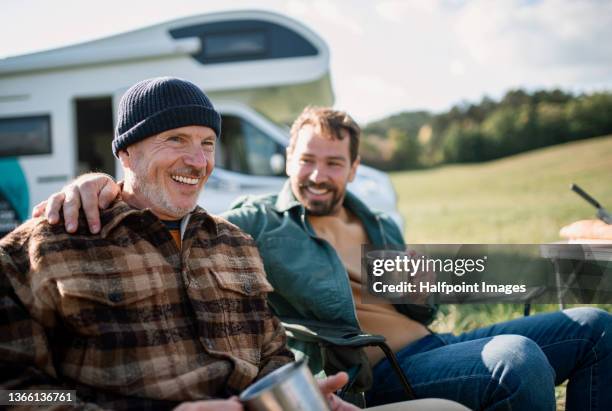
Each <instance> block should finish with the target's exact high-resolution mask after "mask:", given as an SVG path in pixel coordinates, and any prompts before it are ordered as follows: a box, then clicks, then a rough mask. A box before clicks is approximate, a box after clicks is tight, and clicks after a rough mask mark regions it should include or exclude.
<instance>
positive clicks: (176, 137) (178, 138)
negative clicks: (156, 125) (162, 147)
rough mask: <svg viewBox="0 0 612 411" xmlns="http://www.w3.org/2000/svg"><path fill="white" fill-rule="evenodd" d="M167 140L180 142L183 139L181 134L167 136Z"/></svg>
mask: <svg viewBox="0 0 612 411" xmlns="http://www.w3.org/2000/svg"><path fill="white" fill-rule="evenodd" d="M166 141H170V142H173V143H178V142H179V141H181V138H180V137H179V136H168V138H166Z"/></svg>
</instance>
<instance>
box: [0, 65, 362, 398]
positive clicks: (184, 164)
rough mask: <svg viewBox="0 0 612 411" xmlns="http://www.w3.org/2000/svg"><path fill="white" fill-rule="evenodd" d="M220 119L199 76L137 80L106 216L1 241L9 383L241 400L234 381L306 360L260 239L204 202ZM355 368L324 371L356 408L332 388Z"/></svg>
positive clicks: (3, 351)
mask: <svg viewBox="0 0 612 411" xmlns="http://www.w3.org/2000/svg"><path fill="white" fill-rule="evenodd" d="M220 127H221V120H220V116H219V114H218V113H217V112H216V111H215V109H214V107H213V106H212V104H211V103H210V101H209V99H208V98H207V96H206V95H205V94H204V93H203V92H202V91H201V90H200V89H199V88H198V87H197V86H195V85H194V84H192V83H190V82H187V81H184V80H180V79H176V78H168V77H163V78H155V79H150V80H145V81H142V82H139V83H137V84H136V85H134V86H133V87H131V88H130V89H129V90H128V91H127V92H126V93H125V95H124V96H123V98H122V99H121V102H120V105H119V111H118V124H117V129H116V133H115V138H114V140H113V144H112V148H113V152H114V154H115V155H116V156H117V157H118V158H119V160H120V161H121V166H122V167H123V171H124V174H125V180H124V182H123V185H122V186H121V190H120V191H121V192H120V198H119V199H117V200H116V201H114V202H113V203H112V204H111V205H110V207H109V208H108V209H106V210H104V211H103V212H102V214H101V219H102V222H103V223H104V229H103V230H102V231H100V232H99V233H98V234H95V235H92V234H90V233H88V232H86V231H85V230H81V231H79V232H77V233H76V234H74V235H69V234H66V233H65V232H64V230H63V229H62V228H61V227H59V226H51V225H49V224H47V223H46V221H44V220H42V219H33V220H30V221H27V222H26V223H24V224H23V225H21V226H20V227H18V228H17V229H15V230H14V231H13V232H12V233H11V234H9V235H8V236H7V237H5V238H3V239H2V241H1V242H0V290H1V304H0V313H1V315H0V318H1V320H0V368H1V369H2V372H1V377H0V388H2V389H5V390H23V389H33V390H44V389H46V390H58V389H66V390H76V393H77V396H76V397H72V398H71V400H72V402H71V403H70V404H69V405H67V406H66V408H74V409H77V408H78V409H139V410H143V409H166V410H167V409H170V408H172V407H178V408H179V409H181V410H190V409H193V410H239V409H242V406H241V404H240V403H239V402H238V401H237V399H236V398H235V397H232V396H233V395H235V394H238V393H239V392H240V391H241V390H243V389H244V388H246V387H247V386H248V385H249V384H251V383H252V382H253V381H256V380H257V379H259V378H261V377H263V376H265V375H266V374H268V373H270V372H271V371H273V370H274V369H276V368H278V367H280V366H281V365H283V364H285V363H288V362H290V361H292V360H293V355H292V354H291V352H290V351H289V350H288V348H287V346H286V344H285V334H284V330H283V328H282V326H280V324H279V321H278V320H277V319H276V318H275V317H274V316H273V315H272V314H271V312H270V311H269V309H268V306H267V304H266V294H267V293H268V292H270V291H271V290H272V287H271V286H270V284H269V283H268V281H266V278H265V273H264V271H263V266H262V263H261V259H260V256H259V254H258V251H257V248H256V246H255V244H254V242H253V240H252V239H251V238H250V237H249V236H248V235H247V234H245V233H244V232H242V231H241V230H239V229H238V228H237V227H236V226H234V225H233V224H231V223H228V222H227V221H226V220H224V219H222V218H220V217H216V216H212V215H209V214H208V213H206V212H205V211H204V210H203V209H201V208H200V207H197V206H196V200H197V198H198V194H199V193H200V191H201V190H202V188H203V186H204V184H205V183H206V180H207V179H208V177H209V176H210V173H211V172H212V170H213V166H214V151H215V145H216V140H217V138H218V137H219V134H220ZM345 380H346V376H345V375H342V374H339V375H337V376H335V377H333V378H331V379H328V380H326V381H323V382H322V383H321V388H322V390H323V391H324V393H325V394H327V395H328V397H331V398H332V402H333V405H334V408H336V409H352V408H353V407H352V406H350V405H347V404H345V403H343V402H342V401H340V400H338V399H337V398H335V397H333V396H330V393H331V392H333V391H334V390H336V389H338V388H340V387H341V386H342V385H343V384H344V382H345ZM213 399H221V400H213ZM205 400H211V401H205ZM4 405H6V403H5V404H4ZM15 405H18V404H15ZM62 409H64V408H62Z"/></svg>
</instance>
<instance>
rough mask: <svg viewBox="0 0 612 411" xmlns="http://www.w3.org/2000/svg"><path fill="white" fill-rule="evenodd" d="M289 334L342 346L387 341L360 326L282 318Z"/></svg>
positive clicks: (299, 338)
mask: <svg viewBox="0 0 612 411" xmlns="http://www.w3.org/2000/svg"><path fill="white" fill-rule="evenodd" d="M281 321H282V324H283V326H284V327H285V330H286V331H287V335H288V336H289V337H291V338H295V339H297V340H300V341H306V342H316V343H319V344H322V345H335V346H340V347H355V348H360V347H367V346H371V345H378V344H380V343H384V342H385V337H383V336H382V335H375V334H367V333H364V332H363V331H362V330H360V329H359V328H353V327H346V326H342V327H339V326H337V325H334V324H329V323H325V322H322V321H315V320H305V319H302V318H282V319H281Z"/></svg>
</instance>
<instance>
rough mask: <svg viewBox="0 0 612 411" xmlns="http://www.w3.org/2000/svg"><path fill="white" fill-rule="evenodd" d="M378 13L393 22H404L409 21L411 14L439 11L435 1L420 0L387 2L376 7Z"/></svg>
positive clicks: (393, 0) (388, 0) (389, 0)
mask: <svg viewBox="0 0 612 411" xmlns="http://www.w3.org/2000/svg"><path fill="white" fill-rule="evenodd" d="M375 8H376V12H377V13H378V14H379V15H380V16H381V17H383V18H384V19H387V20H389V21H392V22H402V21H406V20H407V19H409V17H410V15H411V14H421V13H426V14H433V13H434V12H436V11H437V5H436V2H435V1H420V0H387V1H382V2H378V3H376V5H375Z"/></svg>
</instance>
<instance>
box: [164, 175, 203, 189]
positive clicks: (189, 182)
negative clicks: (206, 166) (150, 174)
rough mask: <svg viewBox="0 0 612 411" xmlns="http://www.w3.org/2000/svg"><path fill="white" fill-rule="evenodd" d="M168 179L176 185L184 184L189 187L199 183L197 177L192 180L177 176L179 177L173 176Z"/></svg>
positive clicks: (191, 178)
mask: <svg viewBox="0 0 612 411" xmlns="http://www.w3.org/2000/svg"><path fill="white" fill-rule="evenodd" d="M170 178H172V179H173V180H174V181H176V182H177V183H181V184H186V185H190V186H195V185H198V183H199V182H200V178H199V177H195V178H194V177H186V176H179V175H176V174H173V175H171V176H170Z"/></svg>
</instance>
